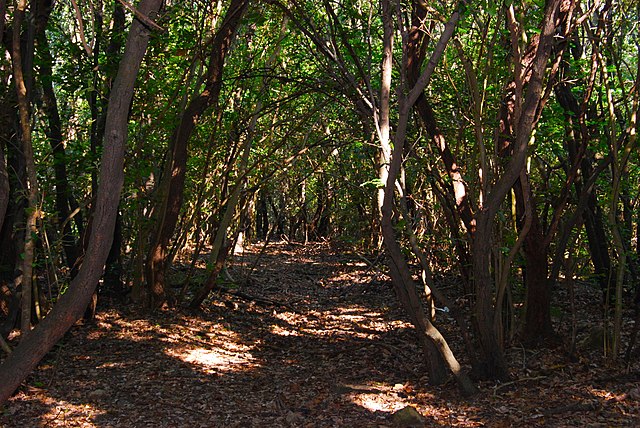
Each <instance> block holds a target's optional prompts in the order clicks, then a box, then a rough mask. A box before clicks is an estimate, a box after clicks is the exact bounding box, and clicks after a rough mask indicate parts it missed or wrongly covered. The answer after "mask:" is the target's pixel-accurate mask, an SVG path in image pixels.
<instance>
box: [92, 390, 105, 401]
mask: <svg viewBox="0 0 640 428" xmlns="http://www.w3.org/2000/svg"><path fill="white" fill-rule="evenodd" d="M106 395H107V391H105V390H104V389H95V390H93V391H91V392H90V393H89V395H88V397H89V398H90V399H92V400H97V399H99V398H102V397H104V396H106Z"/></svg>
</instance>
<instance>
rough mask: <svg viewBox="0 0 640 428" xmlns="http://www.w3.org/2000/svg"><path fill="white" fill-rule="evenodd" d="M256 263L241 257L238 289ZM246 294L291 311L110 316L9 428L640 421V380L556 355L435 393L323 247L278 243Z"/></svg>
mask: <svg viewBox="0 0 640 428" xmlns="http://www.w3.org/2000/svg"><path fill="white" fill-rule="evenodd" d="M258 250H259V248H255V251H256V253H257V251H258ZM256 253H253V254H247V255H246V256H245V257H244V258H243V257H237V258H236V265H235V266H234V267H233V269H231V270H230V273H231V275H232V276H233V277H234V278H235V279H238V278H243V277H244V275H245V274H246V273H247V272H248V269H249V266H251V265H252V263H253V262H254V261H255V254H256ZM241 291H242V292H244V293H246V294H249V295H252V296H256V297H260V298H263V299H268V300H271V301H274V302H279V303H282V304H283V305H271V304H264V303H260V304H257V303H255V302H248V301H244V300H242V299H238V298H237V297H232V296H229V295H223V296H217V298H216V299H214V301H213V302H212V303H211V304H209V305H208V306H207V309H206V311H205V312H203V313H200V314H197V315H193V314H186V313H180V312H165V313H161V314H158V315H157V316H155V317H152V318H149V317H147V316H143V315H142V314H138V313H136V312H134V311H133V310H132V308H131V307H124V308H123V307H120V308H108V309H105V310H103V311H102V312H100V314H99V316H98V321H97V323H96V325H88V326H78V327H76V328H75V329H74V330H73V331H72V332H70V333H69V335H68V336H67V338H66V339H65V340H64V341H63V343H62V344H60V345H59V346H58V347H57V349H55V350H54V351H53V352H52V353H51V354H50V355H49V357H48V359H46V361H44V362H43V364H42V365H41V366H40V368H39V369H38V371H37V372H36V373H34V374H33V375H32V376H31V378H30V379H29V381H28V383H27V385H26V386H23V387H22V388H21V389H20V391H19V392H18V393H17V394H16V395H15V396H14V397H13V398H12V400H11V402H10V404H9V405H8V406H7V408H6V409H5V410H4V412H3V414H2V415H1V416H0V426H6V427H38V426H87V427H89V426H96V427H252V426H255V427H262V426H265V427H281V426H282V427H286V426H291V427H382V426H392V425H393V423H392V420H391V418H390V415H391V414H392V413H393V412H394V411H397V410H399V409H402V408H403V407H405V406H407V405H411V406H413V407H415V408H416V409H417V410H419V411H420V413H422V414H423V415H424V416H425V417H426V419H425V424H426V426H465V427H469V426H491V427H496V426H581V425H585V424H586V425H589V424H591V425H589V426H634V425H639V424H640V416H639V414H640V405H639V403H640V389H638V385H637V384H636V383H635V382H637V381H638V380H640V379H638V378H634V377H633V376H634V375H633V374H631V375H629V377H628V378H625V379H621V378H620V377H619V376H617V377H615V378H612V379H610V380H607V379H606V378H605V376H606V372H605V371H602V370H598V371H597V375H598V376H600V378H601V379H600V380H598V379H592V378H594V377H595V376H594V375H593V373H596V369H595V368H594V367H592V368H591V369H590V368H589V364H588V363H586V364H582V365H579V364H578V365H575V366H571V367H569V366H567V365H566V362H564V361H563V359H562V358H560V357H559V356H557V355H555V359H554V353H553V351H550V352H549V353H548V355H546V356H544V358H542V360H543V361H544V364H539V365H536V364H534V365H531V364H526V363H523V364H522V365H523V366H524V367H523V368H522V369H520V368H518V367H516V366H520V365H521V364H520V363H521V362H522V360H523V355H524V356H525V357H526V355H527V354H526V353H525V354H522V352H521V351H520V350H517V349H516V350H515V351H514V352H513V353H512V354H510V355H512V360H513V362H514V372H516V376H517V379H518V381H517V382H514V383H513V384H511V385H509V384H507V385H501V386H496V385H494V384H485V385H481V387H482V393H481V395H480V396H479V397H478V398H476V399H474V400H473V401H472V402H465V401H464V400H463V399H461V398H460V397H459V396H458V394H457V392H456V390H455V386H454V385H453V384H451V383H450V384H446V385H443V386H441V387H438V388H433V387H431V386H429V385H428V384H427V383H426V378H425V377H424V366H423V364H422V362H421V354H420V352H419V350H418V349H417V347H416V346H415V345H414V343H413V342H414V341H413V333H412V329H411V327H410V326H409V325H408V324H407V323H406V321H405V320H404V317H403V316H402V312H401V311H400V310H399V309H398V308H397V305H396V299H395V297H394V295H393V291H392V289H391V286H390V284H389V283H388V282H387V281H386V278H384V277H383V276H381V275H380V274H378V273H377V272H376V271H375V270H371V269H369V267H368V265H367V264H366V263H364V262H363V261H362V260H361V259H359V258H358V257H356V256H353V255H348V254H341V253H339V252H331V251H329V248H328V246H326V245H315V246H307V247H299V246H287V245H274V246H273V247H272V248H271V249H270V250H269V251H268V252H267V253H265V254H264V255H263V257H261V258H260V260H259V261H258V264H257V268H256V270H255V271H254V273H253V275H252V277H251V280H250V281H249V283H248V284H247V285H246V286H245V287H243V288H242V289H241ZM445 327H446V325H445ZM445 329H446V328H445ZM518 352H519V353H520V354H521V355H520V356H517V353H518ZM538 358H540V355H538ZM552 364H555V365H556V367H553V368H551V365H552ZM558 365H564V366H558ZM589 370H592V372H589ZM636 376H637V375H636ZM584 379H592V380H593V381H592V382H586V381H585V380H584ZM516 386H517V388H518V389H516V388H515V387H516ZM634 388H635V389H634ZM634 394H637V395H634ZM600 424H601V425H600Z"/></svg>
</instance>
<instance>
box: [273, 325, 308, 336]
mask: <svg viewBox="0 0 640 428" xmlns="http://www.w3.org/2000/svg"><path fill="white" fill-rule="evenodd" d="M269 331H270V332H271V333H273V334H277V335H278V336H300V333H298V332H297V331H295V330H289V329H286V328H282V327H280V326H278V325H272V326H271V327H269Z"/></svg>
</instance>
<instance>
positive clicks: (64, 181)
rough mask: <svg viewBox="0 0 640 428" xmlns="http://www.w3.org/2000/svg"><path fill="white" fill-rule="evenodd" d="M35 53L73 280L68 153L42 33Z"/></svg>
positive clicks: (74, 247) (76, 254) (63, 238)
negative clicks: (38, 55)
mask: <svg viewBox="0 0 640 428" xmlns="http://www.w3.org/2000/svg"><path fill="white" fill-rule="evenodd" d="M47 18H48V15H47ZM43 30H44V25H43ZM38 50H39V51H40V76H39V77H40V79H39V80H40V85H41V86H42V101H43V104H44V111H45V113H46V115H47V120H48V125H49V126H48V128H47V130H46V133H47V138H48V139H49V144H50V146H51V151H52V153H53V170H54V174H55V188H56V202H55V206H56V211H57V217H58V227H60V228H61V229H60V234H61V241H62V248H63V250H64V254H65V257H66V261H67V266H68V267H69V270H70V272H71V278H73V277H74V276H75V275H76V273H77V267H78V266H77V265H76V261H77V259H78V257H79V249H78V245H77V239H76V237H75V236H74V234H73V231H72V229H71V222H70V221H68V217H69V214H70V212H71V210H70V208H69V200H70V199H71V193H70V191H69V181H68V177H67V154H66V151H65V148H64V144H63V137H62V122H61V120H60V114H59V111H58V103H57V100H56V95H55V92H54V90H53V84H52V82H51V79H52V76H53V70H52V58H51V53H50V52H49V44H48V42H47V39H46V34H45V33H44V31H42V32H40V31H38Z"/></svg>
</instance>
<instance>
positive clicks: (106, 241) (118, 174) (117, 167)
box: [0, 0, 162, 405]
mask: <svg viewBox="0 0 640 428" xmlns="http://www.w3.org/2000/svg"><path fill="white" fill-rule="evenodd" d="M161 4H162V0H142V1H141V2H140V4H139V5H138V7H137V9H138V11H139V13H141V14H142V16H144V17H150V18H153V15H155V14H156V12H157V11H158V9H159V8H160V5H161ZM149 34H150V32H149V29H148V27H147V26H145V25H144V24H142V23H141V22H140V21H139V20H137V19H136V20H134V21H133V23H132V24H131V29H130V31H129V37H128V39H127V45H126V48H125V53H124V56H123V58H122V61H121V63H120V67H119V69H118V75H117V77H116V79H115V82H114V87H113V91H112V93H111V97H110V99H109V108H108V111H107V119H106V132H105V141H104V150H103V155H102V164H101V167H100V187H99V189H98V194H97V197H96V209H95V214H94V218H93V226H92V231H91V235H90V238H89V244H88V248H87V253H86V256H85V259H84V262H83V264H82V267H81V268H80V271H79V272H78V275H77V276H76V277H75V279H74V280H73V281H72V282H71V284H70V286H69V290H68V291H67V292H66V293H65V294H63V295H62V296H61V297H60V299H59V300H58V302H57V303H56V305H55V306H54V307H53V309H52V310H51V312H50V313H49V315H48V316H47V317H46V318H45V319H44V320H43V321H42V322H41V323H40V324H38V325H37V326H36V328H35V329H34V330H33V331H32V332H31V333H30V334H29V335H27V337H25V338H23V339H22V340H21V342H20V344H19V345H18V347H17V348H16V349H15V350H14V351H13V353H12V354H11V355H10V356H9V357H7V359H6V360H5V361H4V363H3V364H2V366H0V405H1V404H2V403H4V402H6V401H7V399H8V398H9V397H10V396H11V394H12V393H13V391H15V389H16V388H17V387H18V386H19V385H20V383H21V382H22V381H23V380H24V379H25V378H26V377H27V376H28V375H29V373H30V372H31V371H32V370H33V369H34V368H35V367H36V366H37V364H38V362H39V361H40V360H41V359H42V357H44V356H45V355H46V353H47V352H49V350H50V349H51V348H52V347H53V346H54V345H55V344H56V342H57V341H58V340H60V339H61V338H62V336H63V335H64V334H65V332H66V331H67V330H68V329H69V328H70V327H71V326H72V325H73V324H74V323H75V322H76V321H77V320H78V319H80V317H82V314H83V313H84V310H85V308H86V307H87V304H88V303H89V300H90V299H91V296H92V295H93V292H94V290H95V287H96V284H97V283H98V280H99V279H100V276H101V275H102V271H103V267H104V263H105V261H106V259H107V255H108V253H109V249H110V247H111V240H112V239H113V231H114V227H115V221H116V210H117V207H118V202H119V200H120V191H121V190H122V184H123V182H124V169H123V166H124V150H125V143H126V137H127V119H128V114H129V105H130V103H131V99H132V97H133V88H134V84H135V80H136V76H137V74H138V70H139V68H140V63H141V62H142V58H143V57H144V54H145V52H146V49H147V44H148V41H149Z"/></svg>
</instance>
